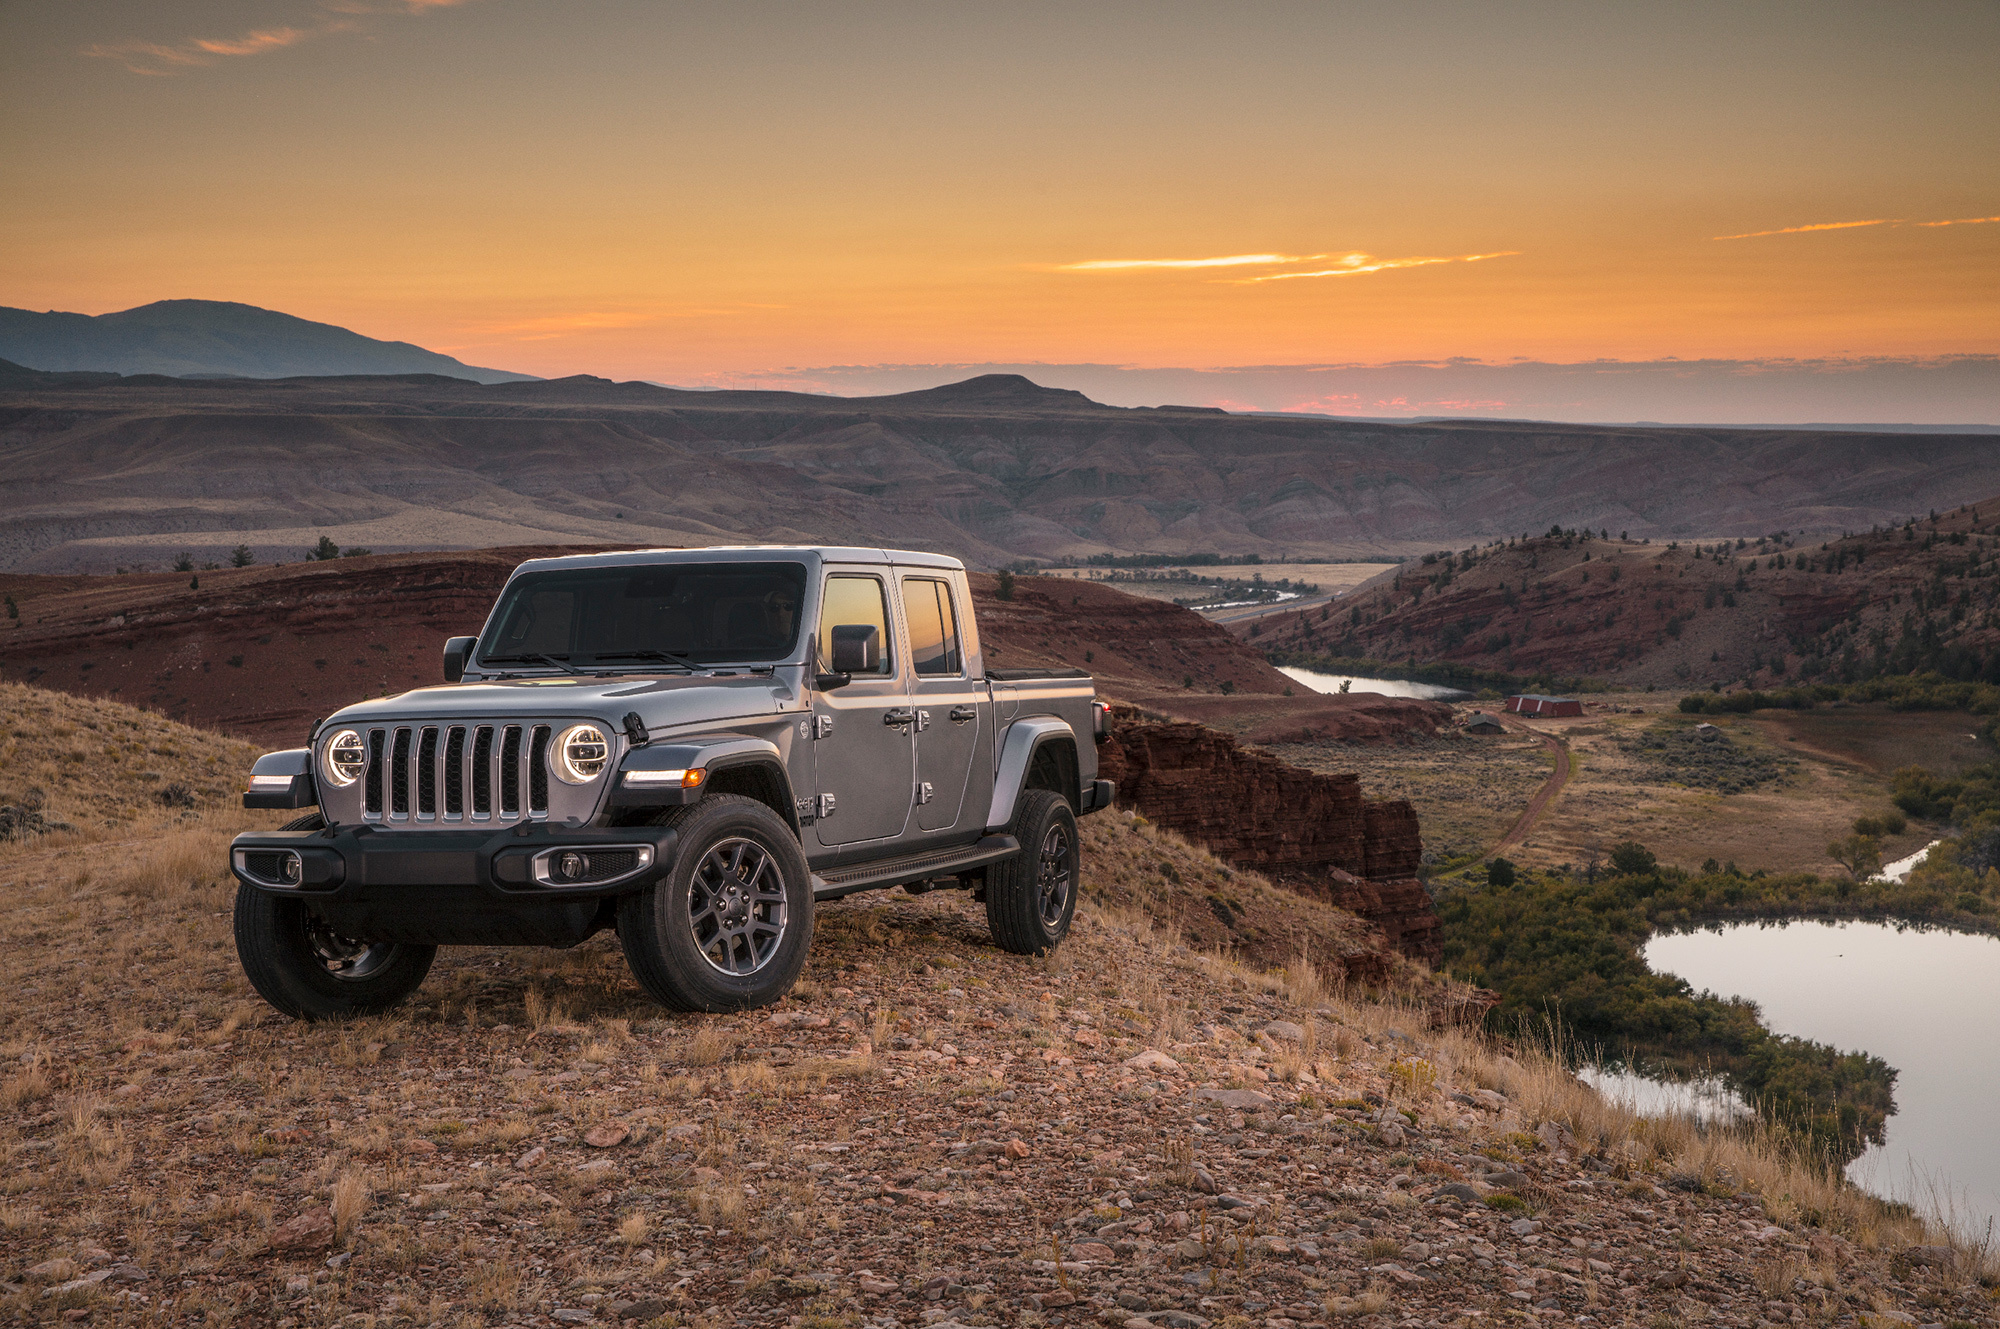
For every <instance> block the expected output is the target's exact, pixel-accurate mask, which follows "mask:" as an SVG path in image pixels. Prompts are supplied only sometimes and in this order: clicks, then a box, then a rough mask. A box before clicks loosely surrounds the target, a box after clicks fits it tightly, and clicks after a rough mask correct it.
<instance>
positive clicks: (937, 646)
mask: <svg viewBox="0 0 2000 1329" xmlns="http://www.w3.org/2000/svg"><path fill="white" fill-rule="evenodd" d="M902 590H903V616H904V621H905V622H906V623H907V624H908V625H909V630H910V672H911V684H910V693H911V696H910V702H911V705H912V706H913V707H914V708H915V710H916V715H917V718H916V731H917V733H916V739H917V792H916V802H917V828H918V829H919V830H923V831H948V830H952V829H954V828H959V827H962V825H963V824H964V823H967V822H968V820H969V819H968V818H967V817H966V815H965V792H966V785H967V782H968V780H969V778H970V776H971V774H972V766H973V761H974V758H975V757H976V756H977V754H978V751H979V735H980V730H981V728H982V727H985V726H990V724H991V716H990V714H989V712H990V710H991V707H990V705H989V704H988V702H987V701H986V696H985V692H986V689H985V688H984V686H983V685H979V684H975V683H974V682H973V681H972V679H971V678H969V677H968V676H967V670H966V651H965V641H964V637H963V633H962V631H961V629H960V626H959V625H960V623H961V622H962V621H963V618H962V612H963V611H962V609H961V607H960V606H959V604H958V603H957V601H956V598H955V597H954V594H953V587H952V583H951V581H950V580H948V579H947V578H946V577H944V576H937V575H929V574H924V573H906V574H904V575H903V579H902ZM984 816H985V809H984V808H981V809H980V818H981V820H983V819H984ZM980 829H984V827H983V826H982V827H981V828H980Z"/></svg>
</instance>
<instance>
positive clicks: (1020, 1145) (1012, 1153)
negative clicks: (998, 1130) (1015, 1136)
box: [1005, 1140, 1034, 1158]
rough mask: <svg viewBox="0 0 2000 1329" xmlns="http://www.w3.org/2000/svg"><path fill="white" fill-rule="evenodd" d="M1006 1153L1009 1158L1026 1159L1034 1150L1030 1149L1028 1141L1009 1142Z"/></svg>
mask: <svg viewBox="0 0 2000 1329" xmlns="http://www.w3.org/2000/svg"><path fill="white" fill-rule="evenodd" d="M1005 1152H1006V1155H1007V1157H1009V1158H1026V1157H1027V1156H1028V1155H1029V1154H1031V1153H1033V1152H1034V1150H1032V1149H1030V1148H1029V1147H1028V1142H1027V1141H1026V1140H1009V1141H1007V1147H1006V1150H1005Z"/></svg>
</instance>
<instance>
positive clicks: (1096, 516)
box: [0, 370, 2000, 572]
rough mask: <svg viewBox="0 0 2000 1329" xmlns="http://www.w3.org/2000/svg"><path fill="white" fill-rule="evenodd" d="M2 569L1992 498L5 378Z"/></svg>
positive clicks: (1847, 468) (1404, 524)
mask: <svg viewBox="0 0 2000 1329" xmlns="http://www.w3.org/2000/svg"><path fill="white" fill-rule="evenodd" d="M0 474H5V475H6V476H7V483H6V489H5V492H6V495H7V497H8V499H9V502H8V504H7V505H6V506H5V507H4V508H0V568H12V569H16V570H20V571H48V572H61V571H76V570H97V571H107V572H108V571H111V570H113V569H114V568H116V567H121V566H124V567H139V566H151V567H155V568H159V567H166V566H170V565H171V564H172V563H173V562H174V561H175V560H176V557H177V556H178V555H179V554H181V553H183V552H185V553H187V554H188V555H190V557H192V558H193V559H194V561H195V562H196V563H197V564H199V563H202V562H209V561H215V562H222V561H226V560H227V558H228V556H229V553H230V551H231V550H233V549H234V548H235V547H236V546H238V545H248V546H250V548H251V550H252V553H253V554H254V556H255V557H257V558H258V559H260V560H262V561H270V560H273V559H293V558H297V557H299V555H300V550H301V549H303V548H308V547H311V546H313V545H314V544H316V543H317V541H318V539H319V537H320V536H322V535H326V536H328V537H330V538H331V539H332V540H333V541H334V542H335V543H336V544H339V545H342V546H348V545H361V546H365V547H367V548H370V549H375V550H378V551H384V552H387V551H392V550H420V549H422V550H437V549H476V548H486V547H492V546H499V545H519V544H558V543H576V542H581V543H609V544H616V545H619V546H630V545H634V544H655V545H691V544H734V543H743V542H753V543H755V542H766V541H799V542H823V543H831V544H862V545H867V544H879V543H882V542H884V541H889V542H893V543H897V544H900V545H906V546H919V547H927V548H935V549H939V550H942V551H945V552H949V553H954V554H957V555H959V556H961V557H963V558H966V559H968V560H969V561H970V562H972V563H973V564H975V565H983V566H986V567H994V566H1003V565H1008V564H1016V563H1021V562H1024V561H1025V562H1028V563H1038V562H1039V563H1047V562H1054V561H1060V560H1076V559H1083V558H1088V557H1091V556H1093V555H1097V554H1107V553H1108V554H1120V555H1122V554H1155V555H1167V556H1174V557H1179V556H1184V555H1187V554H1190V553H1216V554H1227V555H1231V556H1242V555H1249V554H1256V555H1258V556H1260V557H1262V558H1266V559H1272V558H1300V559H1335V560H1341V559H1347V558H1352V557H1355V556H1379V555H1382V554H1398V555H1407V556H1415V555H1420V554H1422V553H1423V552H1425V551H1427V550H1435V549H1439V548H1443V547H1447V546H1450V547H1457V546H1462V545H1464V544H1466V543H1467V542H1468V541H1472V540H1479V541H1481V542H1484V541H1487V540H1491V539H1495V538H1500V539H1505V538H1507V537H1508V536H1518V535H1519V534H1520V533H1521V532H1523V531H1534V530H1545V529H1547V528H1548V527H1549V526H1550V525H1551V524H1552V523H1554V524H1558V525H1561V526H1565V527H1567V526H1571V525H1577V526H1586V525H1587V526H1589V527H1592V528H1609V529H1611V530H1614V531H1629V532H1630V533H1631V534H1632V536H1633V537H1634V538H1635V539H1647V538H1650V539H1654V540H1670V539H1676V538H1679V539H1694V538H1702V539H1708V538H1719V537H1722V536H1728V537H1730V538H1735V537H1737V536H1739V535H1741V536H1751V537H1754V536H1756V535H1759V534H1763V533H1766V532H1769V531H1773V530H1778V529H1785V530H1790V531H1795V532H1798V531H1809V532H1814V533H1816V534H1815V538H1818V537H1817V533H1819V532H1829V533H1830V532H1837V531H1840V530H1842V529H1850V530H1851V529H1866V528H1867V527H1869V526H1870V525H1874V524H1880V523H1883V522H1887V521H1892V520H1901V519H1903V518H1905V517H1907V516H1910V515H1913V514H1918V513H1922V512H1924V511H1926V510H1927V509H1929V508H1931V507H1935V506H1942V505H1946V504H1949V503H1955V502H1956V501H1957V500H1958V497H1959V496H1960V495H1962V494H1965V493H1991V492H2000V451H1996V450H1995V449H1994V448H1993V447H1992V446H1991V444H1990V441H1989V440H1987V439H1984V438H1979V437H1976V436H1967V435H1950V434H1945V435H1921V434H1896V435H1885V436H1874V435H1867V434H1856V433H1834V432H1813V431H1799V430H1766V431H1754V430H1719V429H1702V430H1689V429H1674V428H1665V429H1643V428H1637V427H1632V426H1623V427H1618V428H1602V427H1596V426H1585V425H1565V424H1556V425H1536V424H1526V423H1504V424H1465V423H1459V422H1450V423H1438V424H1429V425H1397V424H1361V423H1353V422H1343V421H1326V420H1309V419H1277V418H1273V417H1270V416H1250V415H1233V414H1228V413H1224V412H1218V411H1209V410H1202V409H1195V408H1176V407H1159V408H1145V407H1141V408H1128V407H1117V406H1107V405H1103V404H1101V403H1098V402H1094V401H1092V400H1090V399H1089V398H1087V397H1084V396H1082V395H1080V394H1076V393H1072V392H1069V391H1067V390H1061V389H1047V388H1043V387H1040V386H1039V385H1036V384H1034V383H1033V382H1032V381H1030V380H1028V379H1026V378H1023V377H1020V376H1018V375H1011V376H1010V375H995V376H982V377H980V378H976V379H972V380H968V381H966V382H965V383H961V384H949V385H945V386H943V387H940V388H926V389H920V390H917V391H914V392H909V393H901V394H895V395H892V396H887V397H875V398H838V397H822V396H814V395H811V394H806V393H791V392H786V393H773V392H760V391H748V390H726V391H695V390H689V389H682V388H670V387H661V386H658V385H654V384H648V383H640V382H625V383H617V382H613V381H612V380H610V379H605V378H597V377H592V376H576V377H571V378H565V379H558V380H546V381H517V382H510V383H504V384H496V385H490V386H483V385H480V384H477V383H473V382H470V381H467V380H464V379H460V378H453V377H440V376H430V375H400V376H398V375H351V376H334V377H314V376H305V377H293V378H284V379H261V380H247V379H192V380H190V379H179V378H166V377H159V376H133V377H124V378H120V377H117V376H114V375H88V374H85V375H72V374H54V375H49V374H42V373H39V372H36V371H27V370H22V371H18V372H16V371H6V372H0Z"/></svg>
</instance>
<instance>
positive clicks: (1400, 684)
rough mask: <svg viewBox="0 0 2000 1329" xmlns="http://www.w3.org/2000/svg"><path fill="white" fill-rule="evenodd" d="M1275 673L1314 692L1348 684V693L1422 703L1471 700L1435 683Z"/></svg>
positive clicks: (1309, 672)
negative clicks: (1362, 693) (1414, 699)
mask: <svg viewBox="0 0 2000 1329" xmlns="http://www.w3.org/2000/svg"><path fill="white" fill-rule="evenodd" d="M1278 672H1279V673H1281V674H1283V675H1284V676H1285V677H1286V678H1289V679H1291V680H1292V681H1293V682H1294V683H1303V684H1305V685H1306V686H1307V687H1309V688H1311V689H1312V690H1313V691H1314V692H1338V691H1340V685H1341V684H1342V683H1346V684H1348V691H1349V692H1374V693H1378V694H1380V695H1381V696H1384V697H1415V698H1417V699H1419V700H1421V701H1455V700H1457V699H1458V698H1460V697H1470V696H1471V695H1472V694H1471V693H1470V692H1463V691H1460V690H1459V689H1458V688H1443V687H1439V686H1438V685H1437V684H1435V683H1411V682H1408V681H1407V680H1404V679H1400V678H1359V677H1356V676H1353V675H1349V674H1319V673H1314V672H1313V671H1312V670H1310V669H1295V668H1293V667H1292V666H1290V665H1281V666H1279V668H1278Z"/></svg>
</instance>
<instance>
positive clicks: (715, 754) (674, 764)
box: [610, 734, 799, 834]
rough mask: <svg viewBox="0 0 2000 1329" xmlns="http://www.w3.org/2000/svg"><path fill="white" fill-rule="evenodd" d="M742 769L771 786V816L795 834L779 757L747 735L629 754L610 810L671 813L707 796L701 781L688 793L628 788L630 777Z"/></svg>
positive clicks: (793, 808)
mask: <svg viewBox="0 0 2000 1329" xmlns="http://www.w3.org/2000/svg"><path fill="white" fill-rule="evenodd" d="M745 766H756V767H762V768H763V769H764V770H765V772H766V774H767V775H768V777H769V778H770V779H771V780H772V781H774V783H775V784H776V787H777V790H778V795H779V798H780V803H779V805H778V806H776V807H774V808H773V809H772V810H773V811H774V812H776V813H777V814H778V815H779V816H781V817H783V818H784V819H785V822H786V824H787V825H789V826H790V827H791V828H792V831H793V833H794V834H797V832H798V829H799V812H798V807H797V805H796V804H795V803H794V801H793V798H792V778H791V775H790V774H789V773H788V772H787V771H786V770H785V758H784V754H783V753H781V752H779V751H778V745H777V744H775V743H773V742H771V741H770V740H769V739H767V738H752V737H750V736H749V735H747V734H695V735H690V736H688V737H686V738H676V739H670V740H668V741H666V742H664V743H661V742H655V743H649V744H648V745H646V746H645V747H643V748H633V749H632V750H631V751H629V752H627V753H626V754H625V759H624V760H623V761H622V762H620V763H619V764H618V783H617V784H615V785H613V786H612V789H611V800H610V806H612V807H649V806H651V807H671V806H676V805H679V804H685V803H696V802H699V801H700V800H701V799H702V797H703V796H704V795H706V794H707V793H708V790H709V782H708V781H706V780H704V781H703V782H702V783H701V784H699V785H697V786H695V787H694V788H692V789H683V788H678V787H674V786H660V785H655V786H650V787H628V786H627V785H626V783H625V777H626V775H627V773H629V772H632V771H676V770H704V771H707V772H708V773H709V774H710V775H711V776H713V775H715V774H717V773H718V772H721V771H729V770H738V769H741V768H742V767H745Z"/></svg>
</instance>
